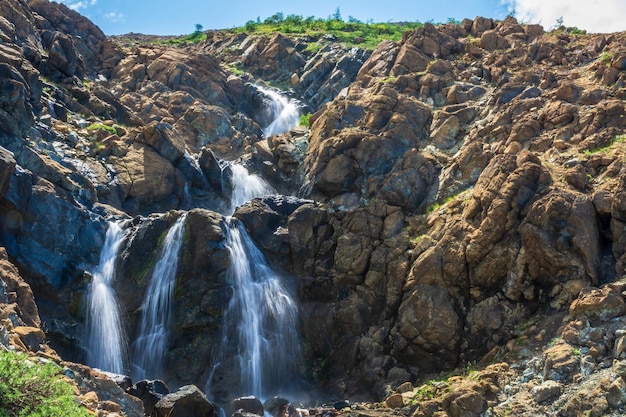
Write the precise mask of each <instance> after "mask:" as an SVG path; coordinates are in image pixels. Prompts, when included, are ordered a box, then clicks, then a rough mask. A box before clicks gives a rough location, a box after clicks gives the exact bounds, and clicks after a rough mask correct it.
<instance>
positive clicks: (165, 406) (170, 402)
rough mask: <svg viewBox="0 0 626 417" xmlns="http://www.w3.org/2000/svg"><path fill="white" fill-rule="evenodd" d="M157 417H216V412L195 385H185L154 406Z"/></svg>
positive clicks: (213, 406)
mask: <svg viewBox="0 0 626 417" xmlns="http://www.w3.org/2000/svg"><path fill="white" fill-rule="evenodd" d="M154 409H155V411H156V415H157V417H217V416H218V412H217V408H216V407H215V405H213V404H212V403H211V402H210V401H209V400H208V399H207V397H206V395H204V393H203V392H202V391H200V388H198V387H196V386H195V385H185V386H184V387H181V388H179V390H178V391H176V392H174V393H171V394H168V395H166V396H165V397H163V398H162V399H161V400H159V402H157V403H156V405H155V406H154Z"/></svg>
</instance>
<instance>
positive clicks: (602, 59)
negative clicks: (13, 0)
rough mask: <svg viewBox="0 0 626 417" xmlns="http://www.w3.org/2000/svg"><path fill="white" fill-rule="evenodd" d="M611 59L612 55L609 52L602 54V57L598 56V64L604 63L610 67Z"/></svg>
mask: <svg viewBox="0 0 626 417" xmlns="http://www.w3.org/2000/svg"><path fill="white" fill-rule="evenodd" d="M612 59H613V54H612V53H610V52H602V55H600V62H602V63H605V64H607V65H611V60H612Z"/></svg>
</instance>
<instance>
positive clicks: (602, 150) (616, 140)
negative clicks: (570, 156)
mask: <svg viewBox="0 0 626 417" xmlns="http://www.w3.org/2000/svg"><path fill="white" fill-rule="evenodd" d="M625 142H626V134H623V135H616V136H615V137H614V138H613V140H611V142H610V143H609V144H608V145H607V146H603V147H602V148H596V149H585V150H584V151H583V154H585V155H587V156H591V155H595V154H599V153H607V152H609V151H611V148H612V147H613V146H614V145H616V144H619V143H625Z"/></svg>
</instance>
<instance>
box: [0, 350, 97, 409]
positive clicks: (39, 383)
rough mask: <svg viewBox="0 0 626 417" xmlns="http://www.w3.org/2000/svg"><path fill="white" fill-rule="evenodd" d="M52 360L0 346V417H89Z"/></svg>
mask: <svg viewBox="0 0 626 417" xmlns="http://www.w3.org/2000/svg"><path fill="white" fill-rule="evenodd" d="M60 371H61V368H60V367H59V366H58V365H56V364H55V363H53V362H48V363H45V364H40V363H36V362H33V361H31V360H30V359H28V356H27V355H26V354H23V353H17V352H13V351H5V350H0V417H27V416H29V417H48V416H49V417H57V416H66V417H88V416H89V413H88V411H87V410H86V409H85V408H83V407H81V406H80V405H79V404H78V403H77V402H76V399H75V397H74V389H73V388H72V386H71V385H70V384H69V383H68V382H66V381H65V380H64V379H63V377H62V375H61V374H60Z"/></svg>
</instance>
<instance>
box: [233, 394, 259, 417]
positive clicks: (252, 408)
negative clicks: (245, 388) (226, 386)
mask: <svg viewBox="0 0 626 417" xmlns="http://www.w3.org/2000/svg"><path fill="white" fill-rule="evenodd" d="M231 407H232V408H233V410H236V411H242V412H244V413H251V414H255V415H257V416H262V415H263V413H264V410H263V403H262V402H261V400H259V399H258V398H256V397H254V396H249V397H239V398H235V399H234V400H233V401H232V402H231Z"/></svg>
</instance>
